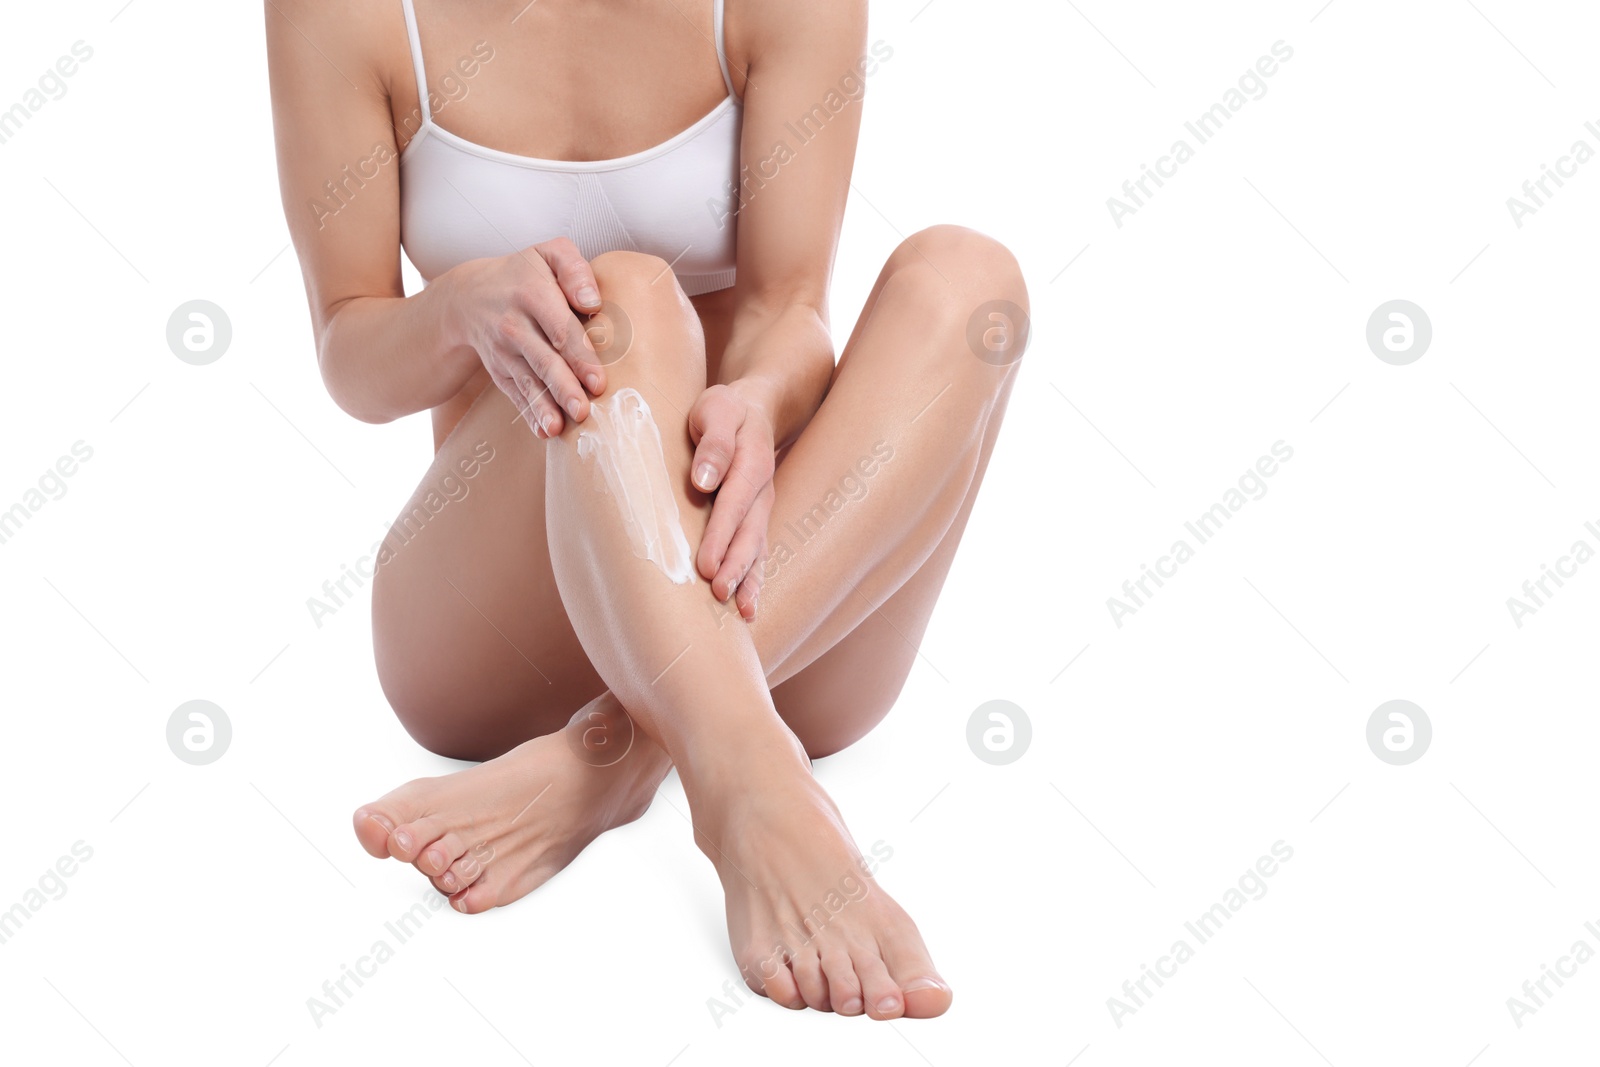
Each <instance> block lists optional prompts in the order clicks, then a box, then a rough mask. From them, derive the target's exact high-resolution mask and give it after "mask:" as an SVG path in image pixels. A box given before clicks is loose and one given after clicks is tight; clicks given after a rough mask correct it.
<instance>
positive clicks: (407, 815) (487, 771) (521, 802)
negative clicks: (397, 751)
mask: <svg viewBox="0 0 1600 1067" xmlns="http://www.w3.org/2000/svg"><path fill="white" fill-rule="evenodd" d="M670 767H671V762H670V761H669V760H668V759H667V756H666V753H664V752H662V751H661V749H660V748H659V747H658V746H657V745H656V744H655V742H653V741H651V740H650V739H649V738H648V737H647V736H645V735H644V733H643V732H642V731H640V732H638V733H637V734H636V733H635V731H634V730H633V725H632V722H631V720H628V718H627V715H626V713H625V712H623V711H622V709H621V706H620V705H619V704H617V703H616V701H615V698H613V697H611V695H610V694H609V693H607V694H605V695H604V696H602V697H600V698H599V699H598V700H596V701H594V702H592V703H590V704H589V705H588V706H587V707H585V708H584V709H583V710H582V711H580V712H579V713H578V714H577V715H575V716H573V719H572V723H571V724H570V725H568V726H567V727H566V728H565V729H564V730H562V731H560V732H559V733H554V734H547V735H545V736H543V737H535V738H534V739H532V740H531V741H527V742H524V743H523V744H521V745H518V746H517V747H516V748H514V749H512V750H511V751H510V752H507V753H506V754H505V755H503V756H500V757H499V758H497V759H492V760H490V761H489V762H487V763H483V764H479V765H478V766H476V767H471V768H468V769H467V770H464V771H458V772H456V773H455V774H450V775H446V776H444V777H442V778H418V779H416V780H415V781H412V782H407V783H406V784H405V785H403V786H401V787H400V788H398V789H396V790H394V791H393V792H392V793H389V794H388V795H387V796H385V797H383V799H381V800H378V801H375V802H373V803H371V804H367V805H364V806H363V807H361V808H360V809H358V810H357V811H356V813H355V817H354V822H355V830H356V837H357V838H359V839H360V841H361V846H362V847H363V848H365V849H366V850H367V851H368V852H369V853H371V854H372V855H373V856H376V857H378V858H380V859H386V858H389V857H393V858H394V859H397V860H401V861H403V862H406V863H409V864H411V865H412V866H414V867H416V868H417V870H419V871H421V872H422V873H423V874H424V875H427V876H428V879H429V881H431V882H432V883H433V886H434V888H435V889H437V890H439V892H441V893H444V894H445V895H446V896H448V897H449V898H450V904H451V906H452V907H454V908H455V909H456V910H457V911H460V912H464V913H466V914H475V913H477V912H481V911H487V910H488V909H490V908H494V907H498V906H500V905H502V904H509V903H511V902H512V901H513V900H517V899H519V898H521V897H523V896H526V895H527V894H528V893H531V892H533V890H535V889H536V888H538V887H539V886H540V885H543V884H544V883H545V882H546V881H548V880H549V879H550V878H551V876H553V875H554V874H555V873H556V872H557V871H559V870H561V869H562V868H563V867H565V866H566V865H567V864H568V863H571V862H572V860H573V858H574V857H576V856H577V855H578V853H579V852H582V851H583V850H584V848H586V847H587V846H588V844H589V842H591V841H593V840H594V839H595V838H596V837H599V836H600V835H601V834H602V833H604V832H605V831H607V830H609V829H612V828H613V827H616V826H621V825H623V824H624V823H628V822H632V821H633V820H634V819H637V818H638V817H639V816H641V815H643V814H644V812H645V809H647V808H648V807H649V806H650V801H651V798H652V797H654V795H655V790H656V787H657V786H658V785H660V784H661V779H662V778H664V777H665V776H666V773H667V771H668V770H669V769H670Z"/></svg>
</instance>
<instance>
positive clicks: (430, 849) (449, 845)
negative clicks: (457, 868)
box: [416, 830, 467, 878]
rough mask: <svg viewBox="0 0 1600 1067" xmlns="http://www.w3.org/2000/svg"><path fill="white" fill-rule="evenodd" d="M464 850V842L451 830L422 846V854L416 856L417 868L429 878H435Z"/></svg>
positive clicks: (448, 867) (465, 848) (458, 857)
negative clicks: (429, 843)
mask: <svg viewBox="0 0 1600 1067" xmlns="http://www.w3.org/2000/svg"><path fill="white" fill-rule="evenodd" d="M466 850H467V846H466V844H465V843H464V842H463V841H462V840H461V838H460V836H459V835H457V834H456V832H455V831H453V830H452V831H450V832H448V833H446V834H445V835H444V836H443V837H441V838H439V840H437V841H435V842H433V844H431V845H426V846H424V847H423V849H422V855H421V856H419V857H417V864H416V866H417V870H419V871H421V872H422V873H423V874H426V875H428V876H429V877H430V878H437V877H438V876H440V875H442V874H444V873H445V872H446V871H448V870H449V869H450V867H451V865H452V864H454V863H455V862H456V860H458V859H460V858H461V854H462V853H463V852H465V851H466Z"/></svg>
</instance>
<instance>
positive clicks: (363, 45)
mask: <svg viewBox="0 0 1600 1067" xmlns="http://www.w3.org/2000/svg"><path fill="white" fill-rule="evenodd" d="M263 10H264V16H265V18H266V23H267V31H268V32H267V39H268V44H269V48H270V47H271V46H272V45H273V44H274V42H277V43H279V44H280V45H281V47H286V48H304V49H308V50H310V51H312V52H313V54H315V53H321V56H322V59H323V60H325V61H326V62H328V63H330V64H332V65H333V67H334V68H335V69H337V70H338V71H339V73H340V74H342V75H344V77H345V79H346V80H347V81H349V82H350V83H351V84H352V85H355V86H358V87H359V86H362V85H363V84H369V83H370V81H371V80H372V79H374V78H376V79H378V80H379V81H381V82H383V83H384V84H387V83H388V80H389V78H390V76H391V74H392V73H393V71H392V69H391V68H393V67H394V66H395V63H396V60H397V57H399V58H402V59H405V60H406V61H407V62H408V63H409V60H410V55H411V48H410V45H409V43H408V42H407V37H406V23H405V8H404V7H403V6H402V5H401V2H400V0H340V2H339V3H328V0H266V3H265V4H264V5H263ZM408 69H409V68H408Z"/></svg>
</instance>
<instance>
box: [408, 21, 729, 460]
mask: <svg viewBox="0 0 1600 1067" xmlns="http://www.w3.org/2000/svg"><path fill="white" fill-rule="evenodd" d="M522 2H523V0H516V2H515V3H511V4H503V3H499V2H492V0H483V2H479V3H471V4H458V5H450V6H447V5H444V4H442V3H440V2H439V0H411V2H409V3H408V2H406V0H401V2H399V3H396V5H395V7H396V8H398V9H400V10H398V11H397V12H396V16H397V18H403V19H404V25H405V29H406V31H407V32H406V35H405V37H404V38H403V39H404V40H405V42H406V45H407V48H408V51H407V52H406V53H405V54H404V55H403V56H402V57H397V62H396V65H395V67H394V68H393V70H394V74H393V76H392V78H391V93H390V106H391V111H392V117H393V120H394V123H395V131H396V144H397V147H398V148H399V150H400V153H401V155H400V160H399V164H398V166H399V171H400V179H399V180H400V223H401V241H402V245H403V247H404V249H405V251H406V254H407V256H408V258H410V259H411V260H412V262H413V263H414V264H415V265H416V267H417V269H418V270H419V272H420V273H421V274H422V275H423V278H424V279H425V280H430V279H432V278H434V277H437V276H438V275H439V274H441V273H443V272H444V271H446V270H448V269H450V268H451V267H453V266H455V265H456V264H458V263H461V262H465V261H466V260H469V259H477V258H481V257H486V256H501V255H506V254H509V253H511V252H513V251H519V250H521V249H524V248H526V247H528V246H530V245H533V244H537V243H539V242H541V241H546V240H550V239H551V238H554V237H558V236H566V237H569V238H571V239H572V240H573V242H574V243H575V244H577V246H578V249H579V252H580V253H581V254H583V255H584V256H585V257H586V258H593V257H594V256H597V255H599V254H600V253H601V252H604V251H608V250H611V249H616V248H631V249H635V250H637V251H643V252H649V253H651V254H654V255H659V256H661V257H662V258H663V259H665V260H667V261H668V262H671V263H673V264H674V268H673V269H674V272H675V273H677V274H678V276H679V281H680V284H682V285H683V286H684V288H685V291H686V292H688V293H689V294H690V298H691V300H692V302H693V303H694V305H695V307H696V309H697V310H698V311H699V312H700V316H701V320H702V325H703V326H704V329H705V334H706V346H707V356H708V361H710V362H711V363H712V364H713V365H714V364H715V361H716V359H717V357H718V356H719V355H720V353H721V351H722V346H723V344H724V343H725V342H726V338H727V327H728V318H729V312H730V310H731V299H730V298H731V295H732V289H731V282H732V277H733V241H734V218H733V216H732V214H731V212H730V210H729V209H730V207H731V200H732V196H733V192H734V183H735V182H736V177H737V172H738V145H739V132H740V126H741V118H742V105H741V99H742V95H743V94H742V89H743V86H742V81H741V80H736V79H738V72H739V70H741V69H742V64H737V63H735V62H733V61H732V60H731V58H730V61H729V62H728V63H727V64H726V74H725V73H724V68H723V66H722V65H721V64H719V63H718V54H717V49H716V47H715V45H714V42H715V41H716V40H717V39H718V38H723V39H724V41H725V37H724V35H723V33H722V32H721V31H722V27H721V26H719V25H718V21H717V16H718V15H720V14H721V7H722V4H721V3H719V2H717V0H673V3H671V4H666V5H659V6H658V5H648V6H647V7H645V8H639V9H629V11H630V13H629V14H628V16H627V18H626V19H623V18H621V17H619V15H618V12H619V11H620V10H622V5H620V4H613V3H606V2H597V0H538V2H536V3H531V4H528V5H527V7H525V8H522V7H521V4H522ZM519 8H520V13H519ZM402 13H403V14H402ZM513 20H514V21H513ZM418 48H420V52H421V56H420V59H421V65H422V68H423V70H424V72H425V77H426V80H427V84H428V87H429V89H430V94H429V100H428V106H427V107H424V106H423V105H422V103H421V102H420V101H419V96H418V92H417V88H416V86H417V75H416V59H417V56H416V52H417V50H418ZM733 48H734V46H733V45H731V44H728V43H726V42H725V43H724V50H725V54H727V55H729V56H730V57H731V56H732V54H733V52H732V51H731V50H732V49H733ZM401 59H403V62H399V60H401ZM488 382H489V378H488V375H487V373H486V372H484V371H482V370H480V371H479V372H478V373H477V374H475V375H474V376H473V377H472V379H471V380H469V381H468V382H467V384H466V385H465V386H464V387H463V389H462V390H461V391H460V392H459V393H458V394H457V395H456V396H455V397H453V398H451V399H450V400H449V401H447V402H445V403H444V404H441V405H439V406H438V407H436V408H435V409H434V411H433V420H434V439H435V443H436V444H437V443H438V442H442V441H443V439H444V437H445V436H446V435H447V434H448V432H449V430H450V428H451V427H453V426H454V425H455V423H456V421H457V420H459V418H460V417H461V415H463V414H464V413H465V412H466V409H467V408H468V407H469V406H470V405H471V404H472V402H473V400H475V399H476V398H477V396H478V394H479V393H481V392H482V390H483V389H484V388H485V387H486V386H487V385H488Z"/></svg>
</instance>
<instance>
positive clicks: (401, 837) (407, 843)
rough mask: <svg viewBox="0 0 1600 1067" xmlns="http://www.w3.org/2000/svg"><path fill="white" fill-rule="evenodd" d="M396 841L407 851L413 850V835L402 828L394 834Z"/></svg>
mask: <svg viewBox="0 0 1600 1067" xmlns="http://www.w3.org/2000/svg"><path fill="white" fill-rule="evenodd" d="M394 839H395V843H396V844H398V845H399V846H400V847H401V848H402V849H404V850H405V851H407V852H410V851H411V835H410V834H408V833H406V832H405V831H404V830H401V831H400V832H399V833H397V834H395V835H394Z"/></svg>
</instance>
